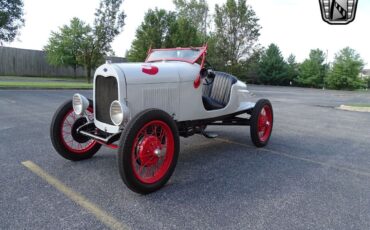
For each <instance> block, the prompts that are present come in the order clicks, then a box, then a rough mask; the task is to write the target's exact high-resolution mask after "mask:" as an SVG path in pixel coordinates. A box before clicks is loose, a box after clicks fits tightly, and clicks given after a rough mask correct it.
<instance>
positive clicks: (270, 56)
mask: <svg viewBox="0 0 370 230" xmlns="http://www.w3.org/2000/svg"><path fill="white" fill-rule="evenodd" d="M259 72H260V79H261V82H262V83H264V84H271V85H288V84H289V79H288V78H287V64H286V63H285V61H284V57H283V55H282V54H281V52H280V49H279V47H278V46H277V45H275V44H273V43H272V44H270V45H269V47H268V48H267V50H266V51H265V52H264V54H263V55H262V57H261V62H260V71H259Z"/></svg>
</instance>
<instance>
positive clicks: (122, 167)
mask: <svg viewBox="0 0 370 230" xmlns="http://www.w3.org/2000/svg"><path fill="white" fill-rule="evenodd" d="M119 146H120V147H119V150H118V168H119V172H120V175H121V178H122V180H123V182H124V183H125V184H126V185H127V187H128V188H129V189H131V190H132V191H134V192H136V193H140V194H148V193H151V192H154V191H157V190H158V189H160V188H162V187H163V186H164V185H165V184H166V183H167V181H168V180H169V179H170V177H171V175H172V173H173V172H174V170H175V167H176V163H177V159H178V155H179V146H180V140H179V134H178V130H177V126H176V123H175V121H174V120H173V119H172V117H171V116H170V115H168V114H167V113H165V112H164V111H161V110H157V109H148V110H145V111H143V112H141V113H139V114H138V115H136V116H135V117H134V118H133V119H132V120H131V121H130V122H129V124H128V125H127V127H126V128H125V131H124V133H123V134H122V135H121V140H120V145H119Z"/></svg>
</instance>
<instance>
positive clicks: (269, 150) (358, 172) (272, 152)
mask: <svg viewBox="0 0 370 230" xmlns="http://www.w3.org/2000/svg"><path fill="white" fill-rule="evenodd" d="M217 139H218V140H220V141H222V142H224V143H229V144H236V145H240V146H244V147H247V148H253V146H251V145H247V144H243V143H239V142H236V141H231V140H227V139H223V138H217ZM259 150H261V151H265V152H268V153H270V154H275V155H280V156H283V157H287V158H291V159H296V160H300V161H306V162H310V163H313V164H318V165H321V166H325V167H328V168H334V169H337V170H340V171H345V172H348V173H351V174H356V175H361V176H366V177H370V173H368V172H364V171H359V170H354V169H350V168H346V167H341V166H336V165H332V164H328V163H325V162H321V161H316V160H311V159H308V158H304V157H298V156H294V155H291V154H289V153H284V152H280V151H276V150H272V149H267V148H260V149H259Z"/></svg>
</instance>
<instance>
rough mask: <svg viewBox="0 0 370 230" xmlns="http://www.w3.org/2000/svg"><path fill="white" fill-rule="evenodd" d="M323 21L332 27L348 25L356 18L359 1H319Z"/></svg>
mask: <svg viewBox="0 0 370 230" xmlns="http://www.w3.org/2000/svg"><path fill="white" fill-rule="evenodd" d="M319 3H320V9H321V16H322V19H323V20H324V21H325V22H327V23H329V24H332V25H346V24H348V23H350V22H353V21H354V20H355V17H356V10H357V3H358V0H319Z"/></svg>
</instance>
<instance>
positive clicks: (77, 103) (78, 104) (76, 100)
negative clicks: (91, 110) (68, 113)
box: [72, 93, 90, 115]
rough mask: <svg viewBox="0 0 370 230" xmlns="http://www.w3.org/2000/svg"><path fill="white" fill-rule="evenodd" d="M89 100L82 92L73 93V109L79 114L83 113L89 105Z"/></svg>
mask: <svg viewBox="0 0 370 230" xmlns="http://www.w3.org/2000/svg"><path fill="white" fill-rule="evenodd" d="M89 104H90V103H89V100H87V98H86V97H84V96H82V95H81V94H78V93H76V94H75V95H73V99H72V106H73V110H74V112H75V113H76V114H77V115H81V114H83V113H84V112H85V111H86V109H87V108H88V107H89Z"/></svg>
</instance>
